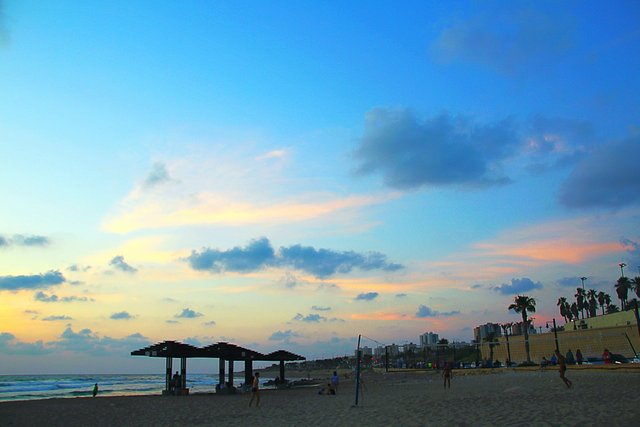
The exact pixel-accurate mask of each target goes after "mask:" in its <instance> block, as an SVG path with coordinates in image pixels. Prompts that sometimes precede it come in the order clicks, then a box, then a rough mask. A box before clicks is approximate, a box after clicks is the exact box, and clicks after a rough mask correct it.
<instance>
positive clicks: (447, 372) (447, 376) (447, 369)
mask: <svg viewBox="0 0 640 427" xmlns="http://www.w3.org/2000/svg"><path fill="white" fill-rule="evenodd" d="M452 376H453V372H452V371H451V365H449V363H447V362H445V364H444V370H443V371H442V378H444V388H447V386H448V387H449V388H451V377H452Z"/></svg>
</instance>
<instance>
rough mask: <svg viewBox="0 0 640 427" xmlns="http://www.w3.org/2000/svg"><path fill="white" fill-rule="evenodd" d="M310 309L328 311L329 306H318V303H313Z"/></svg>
mask: <svg viewBox="0 0 640 427" xmlns="http://www.w3.org/2000/svg"><path fill="white" fill-rule="evenodd" d="M311 310H315V311H330V310H331V307H322V306H318V305H313V306H311Z"/></svg>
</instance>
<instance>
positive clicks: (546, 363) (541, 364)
mask: <svg viewBox="0 0 640 427" xmlns="http://www.w3.org/2000/svg"><path fill="white" fill-rule="evenodd" d="M548 365H549V361H548V360H547V358H546V357H544V356H542V360H541V361H540V369H542V368H544V367H546V366H548Z"/></svg>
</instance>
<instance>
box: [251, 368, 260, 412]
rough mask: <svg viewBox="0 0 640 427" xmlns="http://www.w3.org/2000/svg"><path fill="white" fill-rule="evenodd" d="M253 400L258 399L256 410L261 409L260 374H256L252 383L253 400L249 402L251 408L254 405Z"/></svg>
mask: <svg viewBox="0 0 640 427" xmlns="http://www.w3.org/2000/svg"><path fill="white" fill-rule="evenodd" d="M253 399H256V408H259V407H260V372H256V374H255V375H254V376H253V382H252V383H251V400H250V401H249V407H251V404H252V403H253Z"/></svg>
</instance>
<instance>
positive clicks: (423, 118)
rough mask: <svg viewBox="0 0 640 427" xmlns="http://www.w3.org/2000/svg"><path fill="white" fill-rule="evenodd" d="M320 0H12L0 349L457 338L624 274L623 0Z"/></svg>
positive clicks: (121, 359) (632, 260) (626, 99)
mask: <svg viewBox="0 0 640 427" xmlns="http://www.w3.org/2000/svg"><path fill="white" fill-rule="evenodd" d="M320 3H321V4H318V2H305V1H299V2H298V1H296V2H278V1H273V2H255V1H247V2H214V1H185V2H175V1H154V2H144V1H140V2H124V1H112V2H108V3H103V2H79V1H56V2H53V1H30V0H25V1H15V0H5V1H1V2H0V76H1V78H0V94H1V96H0V155H1V158H2V160H3V161H2V167H1V168H0V183H1V186H0V197H1V199H2V206H3V209H1V210H0V260H1V261H0V295H1V301H2V304H1V305H0V320H1V322H0V323H1V324H2V325H3V326H2V329H1V330H0V334H1V335H0V361H2V363H0V366H1V367H2V371H3V372H0V373H13V372H21V373H29V372H72V371H74V370H75V371H82V372H118V371H120V372H122V371H127V372H140V371H145V370H153V369H154V368H156V367H155V366H153V367H150V366H149V364H148V363H147V364H145V363H144V361H143V362H140V361H137V360H132V359H135V358H131V357H129V356H128V353H129V352H130V351H131V350H134V349H137V348H140V347H142V346H145V345H147V344H148V343H151V342H157V341H160V340H164V339H178V340H186V341H188V342H191V343H194V344H198V343H201V344H209V343H211V342H214V341H221V340H229V341H233V342H235V343H237V344H239V345H245V346H248V347H251V348H255V349H256V350H259V351H273V350H276V349H279V348H285V349H289V350H292V351H295V352H298V353H300V354H303V355H305V356H307V357H309V358H316V357H331V356H335V355H342V354H350V353H352V351H353V348H354V346H355V342H354V338H355V337H357V336H358V334H363V335H365V336H368V337H371V338H374V339H376V340H378V341H380V342H385V343H391V342H395V343H403V342H406V341H413V342H416V341H417V340H418V335H420V334H422V333H424V332H426V331H434V332H436V333H439V334H440V335H441V336H443V337H446V338H448V339H450V340H467V341H468V340H470V339H471V338H472V328H473V327H474V326H476V325H478V324H482V323H485V322H488V321H492V322H503V321H508V320H517V314H515V313H509V312H508V311H507V306H508V305H509V303H510V302H511V301H512V300H513V297H514V296H515V295H517V294H522V293H524V294H527V295H530V296H532V297H534V298H536V300H537V301H538V305H537V307H538V312H537V314H536V315H535V317H536V319H537V322H541V324H542V323H544V322H546V320H550V319H551V318H552V317H553V316H556V317H559V315H558V314H557V308H556V301H557V299H558V298H559V297H560V296H566V297H572V295H573V294H574V293H575V289H574V288H575V287H577V286H578V285H579V284H580V281H579V279H578V278H579V277H581V276H586V277H588V280H587V286H588V287H591V288H594V289H597V290H603V291H605V292H608V293H609V294H611V295H612V297H615V292H614V288H613V284H614V283H615V280H616V279H617V277H618V276H619V268H618V263H620V262H625V263H627V264H628V269H630V270H628V275H635V274H636V270H637V269H638V266H640V250H639V246H638V245H639V243H640V234H639V232H638V225H639V223H640V221H639V214H640V207H639V205H640V184H638V183H639V182H640V172H638V171H639V170H640V169H639V168H638V167H637V161H638V160H637V159H638V158H639V154H640V127H639V126H640V122H639V117H640V106H639V104H638V102H637V100H638V99H639V95H640V81H639V79H638V78H637V76H638V75H639V72H640V63H639V61H640V59H638V58H640V43H639V41H640V25H639V24H638V23H639V22H640V6H639V5H638V4H637V2H634V1H616V2H613V3H611V2H610V3H606V4H605V3H602V2H588V1H587V2H584V1H582V2H573V1H563V2H544V1H543V2H525V1H516V2H492V1H486V2H476V1H451V2H424V1H420V2H410V1H402V2H385V1H379V2H374V3H371V2H357V1H354V2H347V3H346V4H345V2H320ZM638 274H640V272H638ZM614 299H615V298H614ZM370 344H373V343H370ZM97 355H99V356H97ZM62 356H63V357H62Z"/></svg>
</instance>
